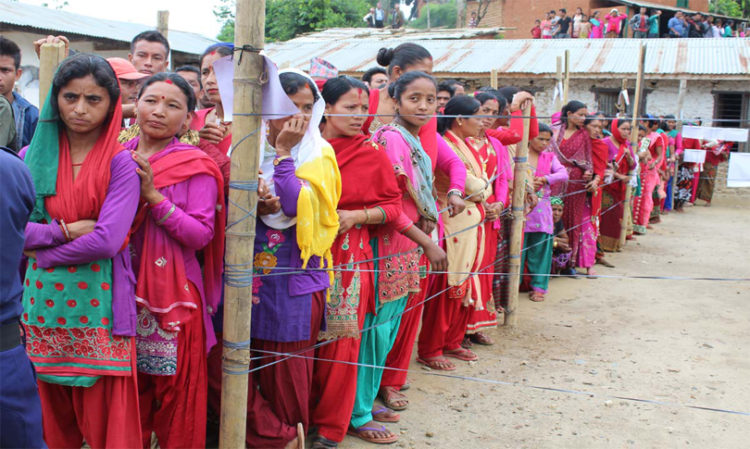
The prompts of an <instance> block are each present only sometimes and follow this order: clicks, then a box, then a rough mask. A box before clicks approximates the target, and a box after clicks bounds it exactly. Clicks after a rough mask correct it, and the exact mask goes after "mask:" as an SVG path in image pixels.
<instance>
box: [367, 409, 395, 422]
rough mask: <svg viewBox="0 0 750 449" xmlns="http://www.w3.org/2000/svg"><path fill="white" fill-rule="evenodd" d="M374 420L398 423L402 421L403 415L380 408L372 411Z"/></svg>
mask: <svg viewBox="0 0 750 449" xmlns="http://www.w3.org/2000/svg"><path fill="white" fill-rule="evenodd" d="M372 419H373V420H375V421H377V422H388V423H397V422H399V421H400V420H401V415H399V414H398V413H394V412H393V410H391V409H389V408H388V407H383V406H379V407H376V408H373V409H372Z"/></svg>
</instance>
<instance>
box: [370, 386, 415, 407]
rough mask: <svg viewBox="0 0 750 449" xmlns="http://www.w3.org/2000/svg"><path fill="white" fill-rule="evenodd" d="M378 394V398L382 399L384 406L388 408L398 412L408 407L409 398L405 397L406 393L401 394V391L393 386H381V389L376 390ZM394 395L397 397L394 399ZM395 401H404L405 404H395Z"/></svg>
mask: <svg viewBox="0 0 750 449" xmlns="http://www.w3.org/2000/svg"><path fill="white" fill-rule="evenodd" d="M383 390H385V391H386V392H387V394H383V393H382V391H383ZM378 396H380V399H382V400H383V403H384V404H385V406H386V407H388V408H390V409H391V410H396V411H398V412H400V411H402V410H406V409H407V408H408V407H409V398H407V397H406V395H404V394H401V392H400V391H399V390H398V389H396V388H395V387H394V388H393V389H390V390H389V387H382V388H381V391H380V392H378ZM394 396H395V397H396V398H397V399H394ZM396 402H406V405H396Z"/></svg>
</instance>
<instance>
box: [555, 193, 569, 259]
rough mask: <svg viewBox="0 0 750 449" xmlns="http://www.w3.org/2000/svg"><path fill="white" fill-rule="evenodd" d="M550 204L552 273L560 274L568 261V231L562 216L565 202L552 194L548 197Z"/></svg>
mask: <svg viewBox="0 0 750 449" xmlns="http://www.w3.org/2000/svg"><path fill="white" fill-rule="evenodd" d="M550 204H551V205H552V223H553V231H552V233H553V238H552V269H551V270H550V271H551V272H552V274H561V273H563V271H564V270H566V269H567V267H568V263H569V262H570V244H569V243H570V240H569V239H568V233H567V232H566V231H565V225H564V224H563V220H562V216H563V211H564V210H565V203H563V200H562V199H561V198H560V197H557V196H553V197H552V198H551V199H550Z"/></svg>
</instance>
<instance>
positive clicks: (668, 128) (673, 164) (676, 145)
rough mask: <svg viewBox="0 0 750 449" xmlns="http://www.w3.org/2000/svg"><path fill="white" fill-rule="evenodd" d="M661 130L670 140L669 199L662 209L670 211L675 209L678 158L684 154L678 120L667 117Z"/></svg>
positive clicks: (668, 167)
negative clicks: (674, 186)
mask: <svg viewBox="0 0 750 449" xmlns="http://www.w3.org/2000/svg"><path fill="white" fill-rule="evenodd" d="M661 129H663V130H664V132H665V133H666V134H667V138H668V139H669V158H668V159H667V175H668V177H669V179H668V180H667V182H666V193H667V197H666V199H665V200H664V204H663V206H662V209H663V210H664V211H670V210H672V209H673V203H674V201H675V199H674V198H675V192H674V190H673V188H672V186H673V183H674V182H676V179H675V176H677V157H678V155H679V154H681V153H682V134H680V132H679V131H678V130H677V119H676V117H675V116H674V115H672V114H669V115H665V116H664V119H663V121H662V125H661Z"/></svg>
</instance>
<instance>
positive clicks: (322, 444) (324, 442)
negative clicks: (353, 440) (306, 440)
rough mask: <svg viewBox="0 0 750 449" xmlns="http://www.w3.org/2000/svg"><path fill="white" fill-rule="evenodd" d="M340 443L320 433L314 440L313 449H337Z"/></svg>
mask: <svg viewBox="0 0 750 449" xmlns="http://www.w3.org/2000/svg"><path fill="white" fill-rule="evenodd" d="M337 447H339V444H338V443H337V442H335V441H331V440H329V439H328V438H326V437H324V436H321V435H318V436H316V437H315V438H313V440H312V446H311V449H336V448H337Z"/></svg>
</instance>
